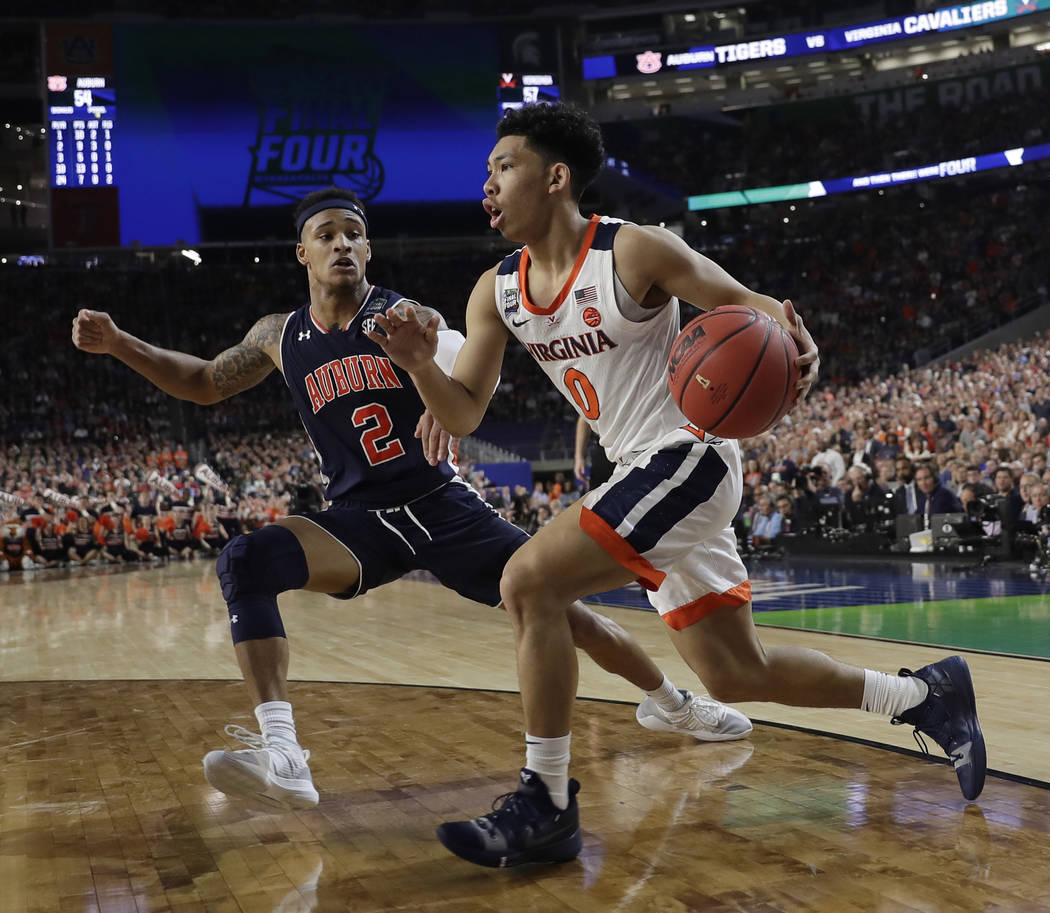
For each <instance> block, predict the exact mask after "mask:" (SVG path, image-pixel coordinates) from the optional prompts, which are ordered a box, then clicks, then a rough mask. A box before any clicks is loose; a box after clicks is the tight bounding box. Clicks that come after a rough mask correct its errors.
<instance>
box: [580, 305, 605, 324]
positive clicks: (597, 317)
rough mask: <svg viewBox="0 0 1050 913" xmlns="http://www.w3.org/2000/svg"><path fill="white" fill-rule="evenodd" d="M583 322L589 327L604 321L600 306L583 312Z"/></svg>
mask: <svg viewBox="0 0 1050 913" xmlns="http://www.w3.org/2000/svg"><path fill="white" fill-rule="evenodd" d="M583 322H584V323H585V324H587V326H589V327H596V326H598V324H600V323H601V322H602V315H601V312H600V311H599V310H598V308H593V307H591V308H587V309H585V310H584V312H583Z"/></svg>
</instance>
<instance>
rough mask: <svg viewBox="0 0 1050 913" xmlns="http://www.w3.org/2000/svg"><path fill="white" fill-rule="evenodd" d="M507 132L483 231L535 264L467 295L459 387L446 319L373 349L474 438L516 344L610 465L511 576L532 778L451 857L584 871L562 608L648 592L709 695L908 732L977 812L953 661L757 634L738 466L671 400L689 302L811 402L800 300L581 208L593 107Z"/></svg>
mask: <svg viewBox="0 0 1050 913" xmlns="http://www.w3.org/2000/svg"><path fill="white" fill-rule="evenodd" d="M497 136H498V137H499V139H498V142H497V143H496V145H495V148H494V149H493V150H492V153H491V155H490V157H489V161H488V170H489V176H488V179H487V180H486V181H485V184H484V188H483V189H484V194H485V199H484V206H485V210H486V212H487V213H488V215H489V218H490V225H491V227H493V228H495V229H496V230H498V231H499V232H500V233H501V234H502V235H503V236H504V237H505V238H509V239H513V240H514V241H516V242H519V243H521V244H523V245H524V246H523V247H522V248H521V249H520V250H518V251H517V252H516V253H514V254H511V255H510V256H508V257H506V258H505V259H504V260H503V261H502V262H501V263H499V264H497V265H496V266H494V267H493V268H492V269H490V270H488V271H487V272H486V273H484V274H483V275H482V276H481V278H480V279H479V280H478V282H477V284H476V285H475V287H474V291H473V292H472V293H471V296H470V300H469V302H468V305H467V339H466V342H465V344H464V346H463V348H462V351H461V353H460V355H459V358H458V359H457V361H456V364H455V369H454V371H453V372H452V374H451V376H450V375H449V374H448V372H445V371H443V370H441V369H440V367H439V366H437V365H436V364H435V362H434V361H433V358H432V353H433V351H434V348H435V345H436V339H435V332H434V328H435V326H436V324H435V323H434V322H433V321H431V322H430V323H429V324H428V325H426V326H422V325H420V323H419V322H418V321H417V320H415V319H414V318H415V314H414V313H406V314H404V315H398V314H394V313H391V314H389V315H386V316H384V317H378V318H377V320H376V323H377V325H378V327H379V330H380V331H381V332H375V333H373V338H374V339H375V340H376V341H377V342H378V343H380V344H381V345H382V346H383V348H384V351H386V352H387V354H388V355H389V356H390V358H391V360H392V361H394V362H395V363H397V364H399V365H401V366H402V367H404V368H405V370H407V371H408V372H409V373H410V374H411V376H412V380H413V382H414V383H415V384H416V386H417V387H418V388H419V390H420V391H421V393H422V396H423V401H424V402H425V403H426V405H427V407H428V408H429V409H430V411H431V412H432V413H433V415H434V416H435V418H436V419H437V421H438V422H440V424H441V425H442V427H444V428H446V429H448V430H449V431H451V432H452V433H454V434H469V433H470V432H471V431H472V430H473V429H474V428H475V427H477V425H478V423H479V422H480V420H481V417H482V415H483V414H484V412H485V408H486V406H487V405H488V401H489V398H490V396H491V393H492V390H493V387H494V385H495V383H496V378H497V376H498V374H499V370H500V362H501V358H502V353H503V351H504V348H505V346H506V344H507V340H508V338H509V337H516V338H517V339H518V340H519V341H520V342H521V343H522V344H523V345H525V347H526V348H527V349H528V351H529V352H530V354H532V356H533V358H534V359H535V360H536V362H537V363H538V365H539V367H540V368H541V369H542V370H543V371H544V372H545V373H547V374H548V376H549V377H550V379H551V381H552V382H553V383H554V384H555V385H556V386H557V387H558V389H559V390H560V391H561V392H562V394H563V395H564V396H565V397H566V398H567V399H568V400H570V401H571V402H572V403H574V405H575V407H576V410H577V412H578V413H579V414H581V415H584V416H585V417H586V418H587V420H588V422H589V424H590V425H591V427H592V428H593V429H594V430H596V431H597V432H598V433H599V437H600V438H601V442H602V445H603V446H604V447H605V448H606V450H607V452H608V453H609V456H610V457H611V458H612V459H613V460H614V461H615V462H616V463H618V464H619V465H618V466H617V468H616V470H615V471H614V473H613V475H612V477H611V478H610V479H609V480H608V481H607V482H605V483H604V484H602V485H599V486H597V487H595V488H593V489H592V490H591V491H590V492H588V494H587V495H586V496H585V497H584V498H582V499H581V500H580V501H579V502H577V503H576V504H574V505H573V506H572V507H571V508H569V509H568V510H565V511H563V512H562V513H561V514H560V515H559V516H558V517H556V518H555V519H554V520H553V521H552V522H551V523H549V524H548V525H547V526H545V527H543V529H541V530H540V531H539V532H537V534H536V535H535V536H534V537H533V538H532V539H531V540H530V541H529V542H527V543H526V544H525V545H523V546H522V548H521V549H519V550H518V551H517V552H516V553H515V554H514V557H513V558H511V560H510V561H509V562H508V564H507V567H506V569H505V571H504V574H503V580H502V581H501V584H500V592H501V593H502V594H503V601H504V605H505V607H506V609H507V613H508V615H509V616H510V618H511V622H512V624H513V625H514V629H515V636H516V639H517V644H518V678H519V683H520V686H521V695H522V702H523V705H524V710H525V724H526V730H527V734H526V767H525V769H523V770H522V772H521V778H520V783H519V786H518V789H517V791H516V792H515V793H512V794H510V795H509V798H507V799H506V800H505V801H504V802H503V803H502V804H501V805H500V807H499V808H497V809H496V810H495V811H493V812H491V813H489V814H486V815H483V816H481V817H478V818H474V819H472V820H470V821H457V822H450V823H448V824H444V825H442V826H441V827H440V828H439V829H438V836H439V839H440V840H441V841H442V843H444V845H445V846H446V847H447V848H448V849H450V850H451V851H452V852H454V853H456V854H457V855H459V856H462V857H463V858H465V859H467V860H469V861H471V862H475V863H478V864H480V865H490V866H507V865H517V864H519V863H524V862H559V861H565V860H568V859H571V858H573V857H574V856H575V855H576V854H577V853H579V851H580V848H581V846H582V843H581V839H580V827H579V812H578V807H577V804H576V798H575V795H576V792H577V790H578V789H579V784H578V783H577V782H576V781H575V780H570V779H569V776H568V767H569V745H570V723H571V718H572V707H573V699H574V696H575V690H576V679H577V663H576V655H575V652H574V650H573V649H572V638H571V628H570V625H569V623H568V619H567V617H566V609H567V608H568V606H570V605H571V604H572V603H573V600H574V599H577V598H579V596H580V595H582V594H585V593H594V592H600V591H604V590H609V589H613V588H616V587H620V586H623V585H625V584H627V583H629V582H630V581H632V580H636V579H637V580H638V581H639V582H640V583H642V585H643V586H644V587H645V588H646V589H647V590H649V601H650V602H651V604H652V605H653V607H654V608H655V609H656V610H657V611H658V612H659V614H660V616H661V617H662V618H663V619H664V621H665V622H666V623H667V625H668V628H669V629H670V632H671V638H672V641H673V643H674V645H675V647H676V648H677V650H678V651H679V653H680V654H681V655H682V657H683V658H684V659H685V660H686V662H687V663H689V665H690V667H691V668H692V669H693V670H694V671H695V672H696V673H697V675H698V676H699V677H700V678H701V679H702V680H703V681H704V682H705V683H706V684H707V685H708V686H709V687H710V688H711V689H712V694H714V695H715V696H717V697H720V698H721V699H723V700H729V701H773V702H777V703H783V704H791V705H796V706H811V707H860V708H862V709H864V710H868V711H871V712H874V713H881V714H885V715H887V716H889V717H891V718H893V719H894V721H896V722H903V723H907V724H910V725H914V726H915V727H916V730H917V731H919V730H921V731H922V732H924V733H926V734H927V735H929V736H930V737H931V738H932V739H933V740H934V741H936V742H937V744H939V745H940V746H941V747H942V748H943V749H944V750H945V752H946V753H947V754H948V756H949V757H950V758H951V759H952V761H953V762H954V765H955V770H956V774H957V776H958V780H959V785H960V787H961V788H962V791H963V794H964V795H965V796H966V798H968V799H974V798H976V797H977V795H979V794H980V792H981V789H982V787H983V785H984V778H985V748H984V738H983V736H982V735H981V729H980V726H979V725H978V721H977V711H976V703H975V701H974V695H973V684H972V681H971V679H970V673H969V671H968V669H967V666H966V663H965V661H964V660H963V659H962V658H961V657H958V656H953V657H949V658H947V659H945V660H941V661H940V662H937V663H934V664H932V665H929V666H925V667H924V668H922V669H919V670H918V671H917V672H914V673H913V672H910V671H908V670H901V673H900V674H899V675H896V676H894V675H888V674H886V673H883V672H877V671H874V670H871V669H861V668H857V667H855V666H849V665H846V664H844V663H841V662H837V661H836V660H833V659H832V658H831V657H829V656H826V655H824V654H823V653H819V652H817V651H816V650H808V649H801V648H796V647H763V645H762V643H761V642H760V640H759V638H758V634H757V632H756V629H755V625H754V621H753V619H752V616H751V590H750V583H749V581H748V579H747V570H746V568H745V567H744V565H743V563H742V562H741V561H740V558H739V556H738V555H737V552H736V541H735V537H734V536H733V533H732V528H731V526H730V523H731V520H732V518H733V515H734V514H735V512H736V510H737V507H738V505H739V503H740V497H741V490H742V481H743V480H742V474H743V473H742V470H741V466H740V452H739V448H738V446H737V444H736V442H735V441H727V440H723V439H719V438H714V437H712V436H710V435H707V434H705V433H704V432H703V431H701V430H700V429H697V428H694V427H692V426H690V425H688V424H686V423H685V422H684V418H683V416H682V414H681V413H680V412H679V411H678V410H677V408H676V407H675V405H674V402H673V399H672V398H671V394H670V391H669V389H668V385H667V353H668V352H669V350H670V348H671V344H672V342H673V341H674V339H675V337H676V335H677V333H678V329H679V313H678V302H677V299H678V298H681V299H682V300H685V301H689V302H692V303H693V304H696V305H698V306H702V307H705V308H714V307H718V306H721V305H745V306H750V307H753V308H756V309H759V310H762V311H765V312H766V313H768V314H769V315H770V316H772V317H773V318H774V319H776V320H777V321H779V322H780V323H781V324H782V325H783V326H784V327H785V328H786V329H788V330H789V331H790V332H791V333H792V335H793V337H794V338H795V341H796V343H797V344H798V348H799V352H800V353H801V355H800V356H799V361H798V364H799V367H800V369H801V373H802V377H801V380H800V382H799V386H800V392H801V393H802V394H804V393H805V392H806V390H807V389H808V388H809V386H810V385H811V384H812V383H813V381H814V379H815V377H816V373H817V367H818V364H819V361H818V353H817V347H816V345H815V343H814V342H813V339H812V337H811V336H810V335H809V333H808V332H807V331H806V329H805V327H804V325H803V324H802V321H801V320H800V319H799V318H798V315H797V314H796V313H795V311H794V309H793V308H792V307H791V305H790V303H789V302H784V303H783V304H782V303H781V302H780V301H778V300H776V299H775V298H770V297H768V296H766V295H760V294H757V293H755V292H752V291H751V290H749V289H747V288H745V287H744V286H742V285H741V284H740V283H738V282H737V281H736V280H735V279H733V278H732V277H731V276H729V275H728V274H727V273H725V271H723V270H722V269H721V268H720V267H718V266H717V265H716V264H714V263H713V262H711V261H710V260H708V259H707V258H706V257H703V256H702V255H700V254H699V253H697V252H696V251H694V250H692V249H691V248H690V247H689V246H688V245H687V244H686V243H685V242H684V241H682V240H681V239H680V238H679V237H677V236H676V235H674V234H673V233H671V232H670V231H667V230H665V229H662V228H657V227H655V226H639V225H632V224H630V223H625V222H621V221H619V220H616V219H610V218H607V217H599V216H593V217H591V218H590V219H588V218H586V217H585V216H583V215H582V214H581V213H580V209H579V200H580V195H581V194H582V193H583V190H584V188H586V187H587V185H588V184H589V183H590V182H591V181H592V180H594V178H595V177H596V176H597V174H598V172H599V170H600V168H601V167H602V165H603V163H604V161H605V154H604V149H603V144H602V138H601V131H600V129H599V127H598V125H597V124H596V123H595V122H594V121H593V120H592V119H591V118H590V117H589V116H587V115H586V114H585V113H584V112H583V111H581V110H579V109H576V108H574V107H572V106H569V105H547V104H534V105H526V106H524V107H522V108H519V109H515V110H512V111H509V112H507V114H506V115H505V117H504V118H503V120H502V121H501V122H500V123H499V126H498V128H497ZM778 395H779V394H778Z"/></svg>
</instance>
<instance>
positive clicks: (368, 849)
mask: <svg viewBox="0 0 1050 913" xmlns="http://www.w3.org/2000/svg"><path fill="white" fill-rule="evenodd" d="M281 605H282V612H283V614H284V617H285V622H286V626H287V629H288V633H289V636H290V638H291V644H292V651H293V652H292V678H293V679H294V680H296V684H295V685H294V686H293V700H294V702H295V704H296V709H297V718H298V720H299V727H300V733H301V735H302V738H303V742H304V744H305V745H306V746H307V747H308V748H310V749H311V750H312V751H313V752H314V761H313V763H312V767H313V770H314V774H315V778H316V781H317V784H318V788H319V789H320V791H321V794H322V801H321V805H320V807H319V808H318V809H316V810H312V811H309V812H302V813H295V814H284V815H272V814H268V813H265V812H262V811H255V810H252V809H249V808H247V807H245V806H244V805H241V804H238V803H234V802H228V801H227V800H226V799H225V797H223V796H222V795H221V794H218V793H216V792H214V791H213V790H211V789H210V788H209V787H208V785H207V784H206V783H205V782H204V780H203V777H202V775H201V771H200V758H201V756H202V755H203V754H204V752H205V751H207V750H209V749H211V748H216V747H220V746H222V745H225V744H230V742H229V740H228V738H227V737H226V736H224V734H223V732H222V730H223V726H224V724H225V723H227V722H236V723H240V724H242V725H244V726H249V727H252V728H254V720H253V718H252V717H251V715H250V708H249V706H248V702H247V697H246V693H245V691H244V689H243V686H242V685H241V683H240V682H239V674H238V672H237V668H236V665H235V663H234V660H233V655H232V650H231V648H230V646H229V641H228V625H227V621H226V613H225V610H224V608H223V606H222V602H221V599H220V598H219V593H218V587H217V584H216V583H215V579H214V575H213V569H212V567H211V566H209V565H207V564H205V563H199V564H184V565H172V566H168V567H162V568H155V569H150V570H143V571H131V572H109V571H105V570H99V571H93V570H87V571H81V572H76V573H69V574H65V573H54V572H49V573H48V574H38V575H33V576H27V579H25V580H19V579H17V577H14V578H9V579H5V580H0V650H2V653H0V655H2V657H3V663H2V666H0V720H2V721H3V729H2V736H0V744H2V745H3V767H2V774H0V913H28V911H34V913H35V911H40V913H52V911H59V913H66V911H70V913H72V911H77V913H81V911H85V913H86V911H98V913H102V911H121V913H124V911H128V913H132V911H133V913H147V911H149V913H158V911H169V910H170V911H179V913H184V911H185V913H190V911H221V913H227V911H242V913H307V911H314V913H318V911H341V910H353V911H362V913H369V911H377V913H378V911H394V910H397V911H410V910H411V911H414V910H422V911H428V913H439V911H440V913H444V911H453V910H455V911H457V913H459V911H465V913H475V911H477V913H482V911H485V913H488V911H518V910H523V911H524V910H528V911H539V913H546V911H562V910H570V911H577V913H590V911H599V910H600V911H638V913H641V911H650V910H655V911H661V913H662V911H668V913H679V911H681V913H685V911H704V913H728V911H749V913H773V911H785V913H796V911H798V913H801V911H834V913H838V911H865V913H869V911H877V913H891V911H892V913H897V911H902V913H903V911H923V913H935V911H936V913H940V911H942V910H943V911H945V913H948V911H952V913H956V911H970V910H974V911H977V910H981V911H992V910H994V911H1007V910H1010V911H1044V910H1045V911H1048V913H1050V869H1048V867H1047V866H1046V862H1045V860H1046V859H1047V857H1048V851H1050V791H1048V790H1047V789H1045V788H1040V787H1038V786H1032V785H1025V784H1024V783H1022V782H1016V781H1011V780H1008V779H1003V778H996V777H992V778H990V779H989V782H988V785H987V787H986V789H985V792H984V794H983V795H982V796H981V798H980V800H979V801H978V803H977V804H973V805H968V804H967V803H966V802H965V800H963V799H962V797H961V795H960V793H959V791H958V787H957V785H956V782H955V777H954V774H953V772H952V771H951V770H950V768H948V767H947V766H946V765H943V764H935V763H929V762H925V761H922V760H920V759H917V758H914V757H909V756H907V755H903V754H901V753H899V751H896V752H895V751H888V750H886V749H883V748H877V747H872V746H870V745H865V744H859V743H857V742H855V741H845V740H842V739H835V738H829V737H828V736H825V735H820V734H819V733H814V732H799V731H793V730H791V729H785V728H780V727H778V726H774V725H763V724H761V723H760V724H758V725H757V726H756V729H755V733H754V734H753V736H752V737H751V738H750V739H749V740H747V741H745V742H738V743H726V744H721V745H697V744H695V743H692V742H691V741H690V740H686V739H683V738H681V737H678V736H673V735H663V734H657V733H649V732H647V731H645V730H642V729H641V728H639V727H638V726H637V724H636V723H635V721H634V719H633V715H634V713H633V710H634V702H635V701H636V700H637V698H638V695H637V693H636V691H635V689H633V688H632V687H631V686H629V685H627V684H625V683H621V682H619V681H618V680H616V679H613V678H610V677H609V676H608V675H606V674H605V673H603V672H601V671H600V670H598V669H597V668H596V667H595V666H593V664H591V663H590V662H589V661H587V660H586V659H585V660H584V661H583V662H582V663H581V688H580V693H581V695H584V696H586V697H589V698H600V699H603V700H600V701H599V700H581V701H580V702H579V706H578V710H577V718H576V723H575V727H574V741H573V754H574V760H573V773H574V775H575V776H577V777H579V778H580V779H581V781H582V782H583V784H584V785H583V791H582V792H581V794H580V803H581V809H582V815H583V826H584V831H585V838H584V839H585V849H584V853H583V854H582V856H581V858H580V859H579V860H578V861H576V862H574V863H571V864H569V865H566V866H561V867H555V868H543V869H537V870H531V871H530V870H525V871H523V870H521V869H517V870H512V871H506V872H499V871H491V870H485V869H480V868H477V867H475V866H472V865H469V864H468V863H464V862H462V861H460V860H457V859H455V858H454V857H451V856H449V855H448V853H447V852H446V851H445V850H444V849H443V848H442V847H441V846H440V845H439V844H438V843H437V842H436V840H435V839H434V837H433V829H434V827H435V826H436V825H437V824H438V823H440V822H441V821H443V820H447V819H449V818H457V817H466V816H469V815H473V814H478V813H479V812H481V811H482V810H483V809H485V808H486V807H487V805H488V803H489V802H490V801H491V800H492V799H493V797H494V796H495V795H496V794H497V793H498V792H501V791H503V790H506V789H510V788H511V787H512V786H513V783H514V780H515V775H516V771H517V768H518V767H519V766H520V764H521V760H522V758H521V715H520V706H519V702H518V697H517V695H516V694H513V693H497V692H499V691H506V692H512V691H513V690H514V688H515V687H516V681H515V678H516V677H515V662H514V655H513V650H512V646H511V635H510V629H509V626H508V625H507V623H506V620H505V619H504V618H503V617H502V615H501V613H499V612H498V611H495V610H493V609H489V608H486V607H483V606H478V605H476V604H473V603H469V602H466V601H464V600H462V599H460V598H459V597H457V596H456V595H455V594H452V593H450V592H448V591H445V590H443V589H442V588H441V587H438V586H435V585H433V584H430V583H424V582H417V581H399V582H398V583H396V584H392V585H390V586H387V587H383V588H381V589H380V590H377V591H374V592H373V593H370V594H368V595H367V596H365V597H363V598H361V599H359V600H354V601H353V602H350V603H346V602H339V601H336V600H331V599H326V598H324V597H318V596H314V595H311V594H288V595H287V596H286V597H282V599H281ZM603 611H606V612H607V614H609V615H610V616H612V617H615V618H616V619H617V620H618V621H619V622H620V623H621V624H623V625H624V626H625V627H627V628H628V629H629V630H631V631H632V633H634V634H635V635H636V636H637V637H638V638H639V640H641V641H642V642H643V644H644V645H645V646H646V647H647V649H649V650H650V652H651V653H652V654H653V655H654V656H655V657H656V658H657V659H658V661H659V662H660V663H661V665H662V666H664V668H665V669H667V670H668V671H669V673H670V674H671V675H672V676H673V677H674V678H675V679H676V680H677V681H678V682H679V683H680V684H682V685H683V686H687V687H694V686H695V683H694V680H693V679H692V677H691V675H690V674H689V672H688V670H687V669H686V668H685V667H684V664H682V663H681V661H680V660H678V659H677V657H675V656H674V654H673V652H672V650H671V648H670V646H669V644H668V641H667V639H666V636H665V635H664V632H663V629H662V626H661V624H660V622H659V621H658V620H657V619H656V618H655V617H654V616H652V615H649V614H645V613H641V612H637V611H633V610H629V609H616V608H610V607H607V608H605V609H603ZM762 636H763V639H764V640H765V641H766V642H767V643H770V642H778V643H799V644H806V645H812V646H818V647H820V648H822V649H826V650H827V651H828V652H830V653H832V654H834V655H836V656H839V657H841V658H843V659H847V660H849V661H852V662H859V663H863V664H865V665H868V666H874V667H876V668H883V669H891V670H893V669H896V668H897V666H900V665H907V666H911V667H912V668H915V667H917V666H919V665H922V664H924V663H926V662H929V661H930V660H931V659H934V658H937V657H938V656H939V655H942V651H939V650H933V651H931V650H930V649H929V648H927V647H915V646H910V645H906V644H897V643H879V642H874V641H869V640H863V639H859V638H845V637H836V636H833V635H828V634H814V633H811V632H805V631H781V630H765V629H764V630H763V632H762ZM966 655H967V659H968V661H969V662H970V663H971V667H972V668H973V670H974V677H975V681H976V684H977V688H978V694H979V697H980V701H981V704H980V707H981V713H982V722H983V724H984V728H985V732H986V735H987V738H988V744H989V763H990V765H991V766H992V768H993V769H998V770H1002V771H1007V772H1010V773H1012V774H1014V775H1015V776H1022V777H1030V778H1034V779H1037V780H1042V781H1050V748H1048V745H1047V742H1048V740H1047V739H1046V738H1045V732H1046V723H1045V720H1046V711H1045V707H1046V705H1047V696H1048V695H1050V663H1046V662H1038V661H1030V660H1023V659H1019V658H1016V657H1005V656H990V655H985V654H980V653H968V654H966ZM383 682H386V683H400V685H401V686H400V687H399V686H398V685H397V684H393V685H386V684H367V683H383ZM404 685H410V686H412V687H404ZM485 689H495V690H494V691H490V690H485ZM609 701H622V702H624V703H610V702H609ZM742 709H744V710H745V711H746V712H749V713H750V714H751V715H752V716H753V717H754V718H756V719H758V720H767V721H772V722H776V723H780V724H791V725H796V726H804V727H808V728H809V729H814V730H824V731H830V732H836V733H840V734H843V735H845V736H851V737H856V738H865V739H873V740H878V741H881V742H885V743H886V744H888V745H891V746H901V747H904V746H911V745H912V742H911V738H910V735H909V734H908V733H907V732H906V731H904V730H905V729H906V727H891V726H889V725H887V724H886V723H885V722H884V721H882V720H877V719H874V720H873V719H872V718H871V717H870V716H869V715H866V714H862V713H860V712H859V711H813V710H798V709H792V708H780V707H778V706H775V705H768V704H759V705H752V706H743V707H742Z"/></svg>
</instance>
